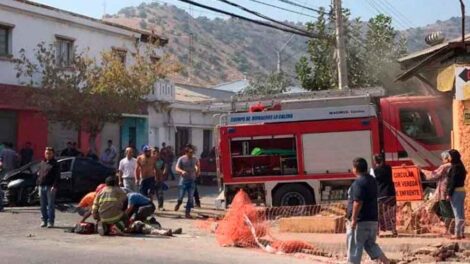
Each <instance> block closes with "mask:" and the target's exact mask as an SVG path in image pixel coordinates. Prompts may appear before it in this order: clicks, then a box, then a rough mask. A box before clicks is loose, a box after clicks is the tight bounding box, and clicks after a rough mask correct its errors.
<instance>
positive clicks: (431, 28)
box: [400, 17, 470, 52]
mask: <svg viewBox="0 0 470 264" xmlns="http://www.w3.org/2000/svg"><path fill="white" fill-rule="evenodd" d="M437 31H441V32H442V33H443V35H444V36H445V37H446V39H447V40H451V39H454V38H458V37H460V36H461V34H462V33H461V32H462V18H461V17H452V18H450V19H448V20H445V21H441V20H438V21H436V22H435V23H433V24H429V25H426V26H424V27H417V28H410V29H407V30H403V31H401V32H400V33H401V34H402V36H404V37H405V38H406V39H407V40H408V41H407V44H408V51H409V52H413V51H417V50H421V49H423V48H426V47H427V45H426V43H425V42H424V38H425V37H426V36H427V35H428V34H430V33H432V32H437ZM465 31H466V32H470V17H465Z"/></svg>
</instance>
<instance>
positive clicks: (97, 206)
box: [92, 176, 127, 235]
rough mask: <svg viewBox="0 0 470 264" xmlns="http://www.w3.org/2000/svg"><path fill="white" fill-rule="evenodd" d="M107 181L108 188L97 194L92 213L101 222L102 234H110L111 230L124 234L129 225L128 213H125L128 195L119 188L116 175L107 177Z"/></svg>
mask: <svg viewBox="0 0 470 264" xmlns="http://www.w3.org/2000/svg"><path fill="white" fill-rule="evenodd" d="M105 182H106V188H104V189H103V190H102V191H101V192H100V193H98V194H97V196H96V198H95V200H94V202H93V207H92V215H93V218H94V219H96V220H97V221H99V222H100V223H99V226H98V230H99V231H100V235H109V234H110V231H113V233H116V234H122V232H124V230H125V228H126V226H127V215H126V214H125V213H124V203H125V202H126V200H127V196H126V193H125V192H124V191H123V190H122V189H121V188H119V186H118V181H117V179H116V177H115V176H109V177H107V178H106V181H105ZM100 227H101V228H100ZM113 227H115V228H113ZM111 229H113V230H111Z"/></svg>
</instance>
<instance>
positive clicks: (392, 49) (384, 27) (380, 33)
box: [365, 14, 406, 88]
mask: <svg viewBox="0 0 470 264" xmlns="http://www.w3.org/2000/svg"><path fill="white" fill-rule="evenodd" d="M367 26H368V30H367V33H366V39H365V49H366V50H367V52H366V53H365V58H366V61H367V63H366V71H367V74H368V79H369V84H370V85H381V86H384V87H386V88H387V86H389V85H390V84H393V78H394V77H395V76H396V74H397V73H398V72H399V67H398V63H397V62H396V61H397V59H398V58H400V57H402V56H404V55H405V54H406V41H405V39H403V38H399V37H398V32H397V31H396V30H395V29H394V28H393V27H392V18H391V17H388V16H385V15H383V14H380V15H377V16H376V17H373V18H371V19H370V20H369V22H368V24H367Z"/></svg>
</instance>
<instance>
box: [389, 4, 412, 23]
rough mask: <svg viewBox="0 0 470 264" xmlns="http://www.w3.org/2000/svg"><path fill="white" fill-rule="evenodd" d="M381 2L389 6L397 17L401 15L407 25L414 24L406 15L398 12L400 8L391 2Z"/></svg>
mask: <svg viewBox="0 0 470 264" xmlns="http://www.w3.org/2000/svg"><path fill="white" fill-rule="evenodd" d="M383 3H384V5H387V6H388V7H389V8H390V10H392V12H394V13H395V14H397V15H398V16H399V17H401V18H402V19H403V21H405V22H406V23H408V24H409V25H411V26H413V27H414V26H415V25H414V23H413V21H412V20H411V19H409V18H408V17H407V16H405V15H404V14H403V13H402V12H400V10H398V9H397V8H395V6H394V5H393V4H392V3H390V2H388V1H387V0H383Z"/></svg>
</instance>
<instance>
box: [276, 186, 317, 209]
mask: <svg viewBox="0 0 470 264" xmlns="http://www.w3.org/2000/svg"><path fill="white" fill-rule="evenodd" d="M311 204H315V197H314V196H313V193H312V191H311V190H310V189H309V188H308V187H306V186H305V185H302V184H298V183H294V184H285V185H282V186H281V187H279V188H278V189H277V190H275V191H274V193H273V205H274V206H297V205H311Z"/></svg>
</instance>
